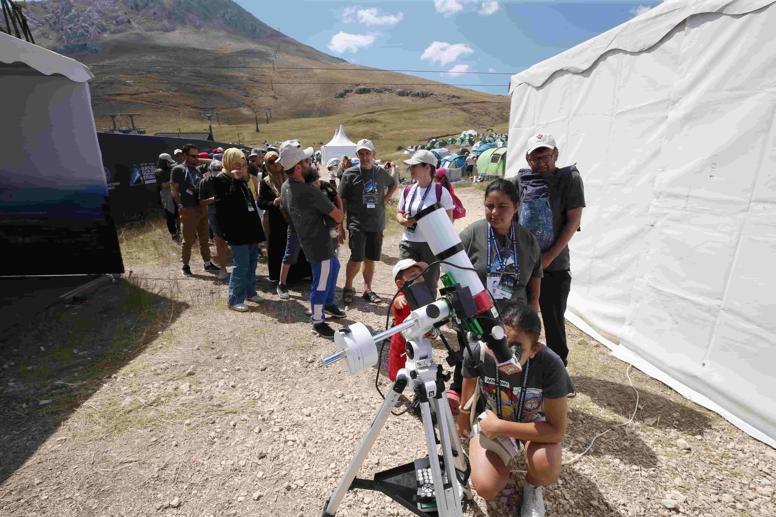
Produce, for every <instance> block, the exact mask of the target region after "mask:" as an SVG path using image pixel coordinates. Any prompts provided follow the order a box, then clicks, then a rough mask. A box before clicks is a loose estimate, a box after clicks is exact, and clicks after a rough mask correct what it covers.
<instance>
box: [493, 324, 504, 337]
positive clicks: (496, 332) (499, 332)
mask: <svg viewBox="0 0 776 517" xmlns="http://www.w3.org/2000/svg"><path fill="white" fill-rule="evenodd" d="M490 335H491V336H492V337H493V339H504V338H505V337H506V334H505V333H504V327H502V326H501V325H496V326H495V327H493V328H492V329H490Z"/></svg>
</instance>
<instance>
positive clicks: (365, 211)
mask: <svg viewBox="0 0 776 517" xmlns="http://www.w3.org/2000/svg"><path fill="white" fill-rule="evenodd" d="M356 154H358V159H359V164H358V165H356V166H355V167H351V168H349V169H348V170H346V171H345V172H344V174H343V175H342V180H341V181H340V185H339V195H340V198H341V199H342V206H343V210H344V212H345V213H346V214H347V219H348V242H349V244H350V260H348V264H347V266H346V268H345V287H344V288H343V290H342V301H343V303H344V304H345V305H350V304H351V303H352V301H353V295H354V293H355V289H353V280H354V279H355V277H356V274H357V273H358V271H359V269H361V263H362V262H363V263H364V271H363V276H364V294H363V298H364V299H365V300H368V301H370V302H372V303H377V302H379V301H380V297H379V296H377V294H375V292H374V291H372V278H373V277H374V271H375V262H376V261H378V260H380V258H381V252H382V247H383V230H384V229H385V204H386V203H387V202H388V200H389V199H391V196H392V195H393V193H394V191H395V190H396V186H397V183H396V180H394V179H393V178H392V177H391V176H390V174H388V173H387V172H386V171H385V169H383V168H382V167H380V166H378V165H377V164H375V148H374V144H372V142H371V141H370V140H367V139H365V138H364V139H361V140H359V141H358V143H357V144H356Z"/></svg>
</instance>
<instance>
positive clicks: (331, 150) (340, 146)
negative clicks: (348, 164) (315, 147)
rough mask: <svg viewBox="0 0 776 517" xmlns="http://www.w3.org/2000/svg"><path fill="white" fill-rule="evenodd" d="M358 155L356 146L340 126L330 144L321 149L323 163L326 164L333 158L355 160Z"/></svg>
mask: <svg viewBox="0 0 776 517" xmlns="http://www.w3.org/2000/svg"><path fill="white" fill-rule="evenodd" d="M355 155H356V144H354V143H353V142H351V141H350V139H349V138H348V135H346V134H345V129H344V128H343V127H342V124H340V126H339V128H338V129H337V131H335V132H334V136H333V137H332V139H331V140H329V143H328V144H326V145H324V146H323V147H321V163H322V164H323V165H326V163H327V162H328V161H329V160H331V159H332V158H338V159H339V158H342V157H343V156H348V157H349V158H353V157H354V156H355Z"/></svg>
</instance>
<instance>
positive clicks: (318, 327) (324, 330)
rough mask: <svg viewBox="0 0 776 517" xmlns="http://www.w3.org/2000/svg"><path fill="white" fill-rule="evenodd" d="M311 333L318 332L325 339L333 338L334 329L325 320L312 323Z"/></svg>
mask: <svg viewBox="0 0 776 517" xmlns="http://www.w3.org/2000/svg"><path fill="white" fill-rule="evenodd" d="M313 334H318V335H319V336H321V337H325V338H327V339H332V338H334V329H333V328H331V327H330V326H329V324H328V323H326V322H325V321H321V322H318V323H313Z"/></svg>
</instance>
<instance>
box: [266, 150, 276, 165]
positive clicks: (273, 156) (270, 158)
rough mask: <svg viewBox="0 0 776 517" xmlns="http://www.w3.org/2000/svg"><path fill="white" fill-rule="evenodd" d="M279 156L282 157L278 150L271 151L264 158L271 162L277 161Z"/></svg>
mask: <svg viewBox="0 0 776 517" xmlns="http://www.w3.org/2000/svg"><path fill="white" fill-rule="evenodd" d="M278 158H280V155H279V154H278V153H277V152H276V151H269V152H267V154H265V155H264V160H265V161H268V162H269V163H275V162H276V161H277V160H278Z"/></svg>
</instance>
